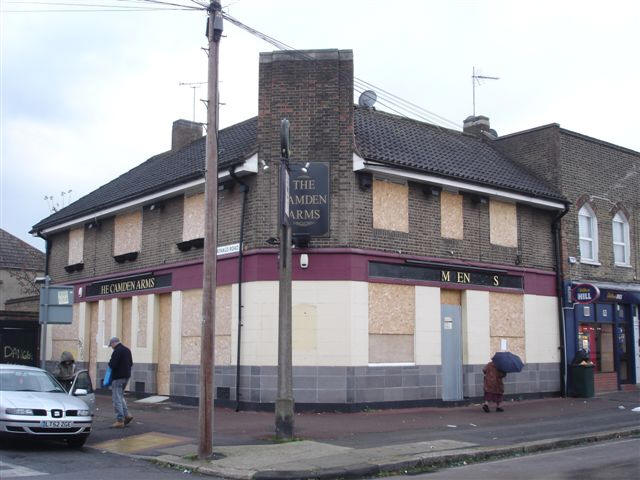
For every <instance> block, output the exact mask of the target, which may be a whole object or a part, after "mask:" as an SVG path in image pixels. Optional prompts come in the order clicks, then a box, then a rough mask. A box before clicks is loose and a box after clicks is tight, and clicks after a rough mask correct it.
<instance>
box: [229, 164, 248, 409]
mask: <svg viewBox="0 0 640 480" xmlns="http://www.w3.org/2000/svg"><path fill="white" fill-rule="evenodd" d="M231 178H233V179H234V180H235V181H236V182H237V183H238V184H239V185H240V191H241V192H242V210H241V212H240V242H239V243H240V247H239V248H238V348H237V350H238V356H237V360H236V412H238V411H240V345H241V342H240V340H241V338H242V261H243V255H242V247H243V243H244V212H245V210H246V207H247V193H248V192H249V185H247V184H246V183H245V182H243V181H242V180H241V179H240V177H238V176H237V175H236V174H235V172H234V170H233V169H231Z"/></svg>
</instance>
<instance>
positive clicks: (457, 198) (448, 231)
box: [440, 191, 464, 240]
mask: <svg viewBox="0 0 640 480" xmlns="http://www.w3.org/2000/svg"><path fill="white" fill-rule="evenodd" d="M463 225H464V221H463V216H462V195H459V194H457V193H451V192H445V191H442V192H441V193H440V235H441V236H442V237H443V238H454V239H456V240H462V239H463V237H464V229H463Z"/></svg>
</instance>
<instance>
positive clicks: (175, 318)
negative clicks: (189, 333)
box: [171, 291, 182, 365]
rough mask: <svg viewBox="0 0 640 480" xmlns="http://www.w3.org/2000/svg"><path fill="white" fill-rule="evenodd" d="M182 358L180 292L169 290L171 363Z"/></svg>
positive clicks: (177, 361)
mask: <svg viewBox="0 0 640 480" xmlns="http://www.w3.org/2000/svg"><path fill="white" fill-rule="evenodd" d="M181 358H182V292H181V291H176V292H171V363H172V364H174V365H178V364H179V363H180V360H181Z"/></svg>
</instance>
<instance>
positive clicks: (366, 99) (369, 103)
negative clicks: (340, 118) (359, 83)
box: [358, 90, 378, 108]
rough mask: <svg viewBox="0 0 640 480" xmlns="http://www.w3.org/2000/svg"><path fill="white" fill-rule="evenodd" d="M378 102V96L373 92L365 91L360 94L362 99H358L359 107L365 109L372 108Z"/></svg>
mask: <svg viewBox="0 0 640 480" xmlns="http://www.w3.org/2000/svg"><path fill="white" fill-rule="evenodd" d="M376 100H378V95H376V92H374V91H373V90H365V91H364V92H362V93H361V94H360V98H358V105H360V106H361V107H365V108H372V107H373V106H374V105H375V103H376Z"/></svg>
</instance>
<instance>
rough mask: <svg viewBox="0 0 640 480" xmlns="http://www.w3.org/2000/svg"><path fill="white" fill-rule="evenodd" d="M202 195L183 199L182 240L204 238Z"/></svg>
mask: <svg viewBox="0 0 640 480" xmlns="http://www.w3.org/2000/svg"><path fill="white" fill-rule="evenodd" d="M204 211H205V205H204V193H199V194H197V195H190V196H185V197H184V215H183V220H182V240H183V241H185V242H186V241H188V240H193V239H196V238H204Z"/></svg>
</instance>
